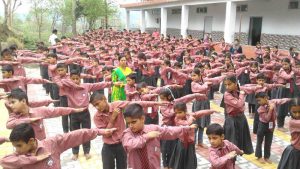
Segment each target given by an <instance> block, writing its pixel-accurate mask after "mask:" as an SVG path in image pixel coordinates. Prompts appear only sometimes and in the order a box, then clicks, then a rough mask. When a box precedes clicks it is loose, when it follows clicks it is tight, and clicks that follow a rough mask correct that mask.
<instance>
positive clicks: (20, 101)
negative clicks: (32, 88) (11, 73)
mask: <svg viewBox="0 0 300 169" xmlns="http://www.w3.org/2000/svg"><path fill="white" fill-rule="evenodd" d="M7 106H8V108H9V109H10V111H11V113H10V115H9V119H8V120H7V123H6V127H7V128H8V129H13V128H14V127H15V126H16V125H18V124H20V123H28V124H30V125H31V126H32V128H33V129H34V131H35V133H36V137H37V139H39V140H43V139H45V138H46V132H45V128H44V124H43V119H46V118H53V117H58V116H62V115H67V114H71V113H78V112H81V111H83V110H84V109H86V108H79V109H78V108H77V109H75V108H69V107H64V108H63V107H60V108H50V107H38V108H31V107H29V103H28V97H27V95H26V93H25V92H24V91H22V90H21V89H19V88H16V89H13V90H12V91H11V93H10V94H9V95H8V104H7Z"/></svg>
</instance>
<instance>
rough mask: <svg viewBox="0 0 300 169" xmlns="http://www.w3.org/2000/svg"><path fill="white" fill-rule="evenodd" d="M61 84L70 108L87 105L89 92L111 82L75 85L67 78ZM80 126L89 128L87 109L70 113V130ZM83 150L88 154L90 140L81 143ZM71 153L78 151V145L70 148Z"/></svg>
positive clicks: (89, 120)
mask: <svg viewBox="0 0 300 169" xmlns="http://www.w3.org/2000/svg"><path fill="white" fill-rule="evenodd" d="M62 84H63V86H64V88H65V94H66V96H67V98H68V106H69V107H72V108H84V107H88V105H89V92H92V91H96V90H100V89H103V88H106V87H110V86H111V82H100V83H82V84H80V85H77V84H75V83H73V82H72V81H71V80H69V79H63V80H62ZM80 128H91V117H90V112H89V110H88V109H86V110H84V111H83V112H81V113H76V114H72V115H71V131H74V130H78V129H80ZM83 151H84V153H85V154H88V153H89V151H90V142H86V143H84V144H83ZM72 152H73V154H78V153H79V146H78V147H74V148H72Z"/></svg>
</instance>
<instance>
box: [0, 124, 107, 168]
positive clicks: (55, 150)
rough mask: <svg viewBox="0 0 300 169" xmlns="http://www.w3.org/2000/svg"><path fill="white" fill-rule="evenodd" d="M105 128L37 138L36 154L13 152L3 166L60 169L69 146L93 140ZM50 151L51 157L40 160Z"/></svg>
mask: <svg viewBox="0 0 300 169" xmlns="http://www.w3.org/2000/svg"><path fill="white" fill-rule="evenodd" d="M103 133H104V132H103V130H99V129H81V130H76V131H72V132H70V133H66V134H61V135H57V136H55V137H50V138H47V139H45V140H42V141H39V140H37V146H38V147H37V149H36V152H35V155H32V154H25V155H20V154H17V153H13V154H11V155H7V156H5V157H3V158H2V159H1V160H0V165H1V166H2V167H3V168H7V169H8V168H19V169H48V168H49V169H60V168H61V164H60V154H61V153H63V152H64V151H66V150H67V149H69V148H72V147H75V146H78V145H80V144H82V143H84V142H87V141H89V140H92V139H94V138H96V137H97V135H99V134H103ZM45 153H50V154H51V155H50V157H48V158H46V159H45V160H42V161H38V159H37V156H39V155H42V154H45Z"/></svg>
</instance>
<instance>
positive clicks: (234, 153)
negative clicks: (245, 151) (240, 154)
mask: <svg viewBox="0 0 300 169" xmlns="http://www.w3.org/2000/svg"><path fill="white" fill-rule="evenodd" d="M226 156H227V157H228V158H229V159H233V158H234V157H236V156H237V154H236V151H231V152H230V153H228V154H227V155H226Z"/></svg>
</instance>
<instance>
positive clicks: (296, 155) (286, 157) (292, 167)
mask: <svg viewBox="0 0 300 169" xmlns="http://www.w3.org/2000/svg"><path fill="white" fill-rule="evenodd" d="M299 168H300V150H297V149H295V148H294V147H293V146H292V145H289V146H287V147H286V148H285V150H284V151H283V153H282V156H281V158H280V161H279V164H278V167H277V169H299Z"/></svg>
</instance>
